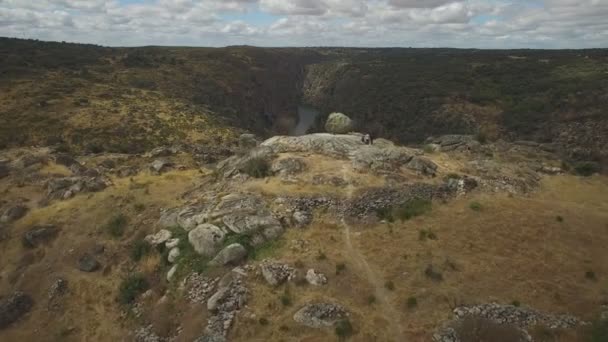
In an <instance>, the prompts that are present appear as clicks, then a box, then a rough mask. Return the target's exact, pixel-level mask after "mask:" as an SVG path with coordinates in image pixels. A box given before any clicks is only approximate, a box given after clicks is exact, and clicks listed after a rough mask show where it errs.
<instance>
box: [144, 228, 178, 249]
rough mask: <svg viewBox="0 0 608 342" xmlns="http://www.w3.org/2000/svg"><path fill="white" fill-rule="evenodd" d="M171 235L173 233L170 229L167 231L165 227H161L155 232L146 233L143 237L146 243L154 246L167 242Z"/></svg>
mask: <svg viewBox="0 0 608 342" xmlns="http://www.w3.org/2000/svg"><path fill="white" fill-rule="evenodd" d="M172 235H173V234H172V233H171V231H169V230H167V229H161V230H159V231H158V232H156V233H155V234H150V235H147V236H146V237H145V238H144V240H145V241H146V242H147V243H149V244H151V245H153V246H156V245H160V244H162V243H165V242H167V241H168V240H169V239H170V238H171V236H172Z"/></svg>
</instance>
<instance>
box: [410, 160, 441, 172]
mask: <svg viewBox="0 0 608 342" xmlns="http://www.w3.org/2000/svg"><path fill="white" fill-rule="evenodd" d="M407 168H408V169H411V170H414V171H417V172H419V173H421V174H423V175H427V176H434V175H435V173H436V171H437V164H435V163H433V162H432V161H431V160H429V159H428V158H424V157H419V156H416V157H413V158H412V159H411V160H410V161H409V162H408V163H407Z"/></svg>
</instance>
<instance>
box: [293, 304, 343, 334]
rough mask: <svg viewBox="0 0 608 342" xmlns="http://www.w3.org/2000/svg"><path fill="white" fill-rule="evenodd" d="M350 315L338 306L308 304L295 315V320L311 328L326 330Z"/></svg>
mask: <svg viewBox="0 0 608 342" xmlns="http://www.w3.org/2000/svg"><path fill="white" fill-rule="evenodd" d="M347 315H348V313H347V311H346V309H345V308H344V307H342V306H341V305H338V304H332V303H314V304H306V305H305V306H304V307H302V308H301V309H300V310H298V311H297V312H296V313H295V314H294V315H293V320H294V321H296V322H298V323H300V324H303V325H306V326H308V327H311V328H324V327H329V326H332V325H334V324H335V323H336V322H337V321H339V320H341V319H343V318H345V317H346V316H347Z"/></svg>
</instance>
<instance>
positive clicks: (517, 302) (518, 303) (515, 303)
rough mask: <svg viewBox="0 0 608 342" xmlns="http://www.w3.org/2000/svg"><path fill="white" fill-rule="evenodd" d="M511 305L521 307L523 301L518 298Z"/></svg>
mask: <svg viewBox="0 0 608 342" xmlns="http://www.w3.org/2000/svg"><path fill="white" fill-rule="evenodd" d="M511 305H513V306H517V307H519V306H520V305H521V303H520V302H519V301H518V300H514V301H512V302H511Z"/></svg>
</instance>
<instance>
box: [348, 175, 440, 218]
mask: <svg viewBox="0 0 608 342" xmlns="http://www.w3.org/2000/svg"><path fill="white" fill-rule="evenodd" d="M440 191H441V188H440V187H439V186H437V185H433V184H427V183H413V184H406V185H402V186H400V187H386V188H384V187H383V188H370V189H367V190H365V191H363V192H362V193H360V194H358V195H357V196H355V198H354V199H353V200H352V201H350V202H349V203H348V204H347V205H346V206H345V213H346V214H347V215H348V216H351V217H365V216H369V215H376V213H377V212H378V210H382V209H386V208H392V207H396V206H400V205H403V204H405V203H407V202H408V201H411V200H413V199H424V200H431V199H433V198H435V197H437V196H440V195H441V193H440Z"/></svg>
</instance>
